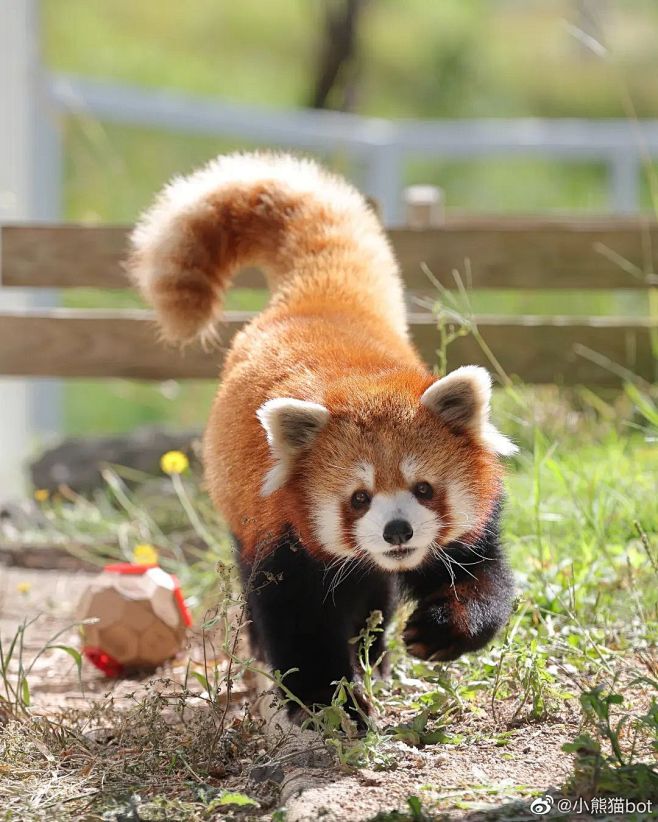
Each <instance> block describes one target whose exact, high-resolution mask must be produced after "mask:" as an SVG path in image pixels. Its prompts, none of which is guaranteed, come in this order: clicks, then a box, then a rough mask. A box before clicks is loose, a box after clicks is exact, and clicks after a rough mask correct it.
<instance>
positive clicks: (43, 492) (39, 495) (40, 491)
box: [34, 488, 50, 502]
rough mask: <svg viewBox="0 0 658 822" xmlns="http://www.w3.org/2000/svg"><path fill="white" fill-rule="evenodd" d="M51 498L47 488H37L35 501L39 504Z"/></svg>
mask: <svg viewBox="0 0 658 822" xmlns="http://www.w3.org/2000/svg"><path fill="white" fill-rule="evenodd" d="M49 496H50V493H49V491H48V489H47V488H37V490H36V491H35V492H34V499H35V500H36V501H37V502H45V501H46V500H47V499H48V497H49Z"/></svg>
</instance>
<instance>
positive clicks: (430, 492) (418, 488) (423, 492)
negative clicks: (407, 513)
mask: <svg viewBox="0 0 658 822" xmlns="http://www.w3.org/2000/svg"><path fill="white" fill-rule="evenodd" d="M414 495H415V496H416V497H418V499H432V497H433V496H434V489H433V488H432V486H431V485H430V484H429V482H419V483H418V484H417V485H414Z"/></svg>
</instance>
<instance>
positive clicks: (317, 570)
mask: <svg viewBox="0 0 658 822" xmlns="http://www.w3.org/2000/svg"><path fill="white" fill-rule="evenodd" d="M132 245H133V252H132V256H131V258H130V262H129V271H130V273H131V275H132V278H133V280H134V281H135V283H136V284H137V286H138V287H139V289H140V290H141V292H142V294H143V295H144V297H145V298H146V300H147V301H149V302H150V303H151V304H152V305H153V306H154V307H155V310H156V313H157V316H158V320H159V325H160V328H161V332H162V335H163V336H164V338H165V339H166V340H168V341H175V342H181V343H186V342H189V341H192V340H194V339H195V338H198V337H204V336H208V335H212V334H213V333H214V331H215V326H216V324H217V322H218V321H219V320H220V318H221V309H222V296H223V293H224V291H225V290H226V288H227V287H228V285H229V283H230V280H231V278H232V276H233V275H234V273H235V272H236V271H237V270H238V269H240V268H241V267H243V266H245V265H247V264H249V265H257V266H259V267H261V268H262V269H263V270H264V271H265V274H266V278H267V283H268V286H269V289H270V291H271V300H270V303H269V305H268V307H267V308H266V309H265V310H264V311H263V312H262V313H261V314H260V315H259V316H257V317H256V318H255V319H254V320H252V321H251V322H250V323H249V324H248V325H247V326H246V327H245V328H244V329H243V330H242V331H241V332H240V333H239V334H238V335H237V336H236V337H235V339H234V341H233V344H232V346H231V349H230V351H229V353H228V356H227V357H226V360H225V363H224V368H223V371H222V374H221V380H220V384H219V388H218V391H217V394H216V397H215V400H214V403H213V406H212V410H211V413H210V419H209V421H208V425H207V430H206V433H205V438H204V463H205V473H206V478H207V484H208V488H209V491H210V495H211V497H212V500H213V502H214V504H215V505H216V507H217V508H218V509H219V511H220V512H221V513H222V515H223V516H224V517H225V519H226V521H227V523H228V525H229V527H230V529H231V531H232V533H233V535H234V538H235V541H236V545H237V547H238V559H239V564H240V568H241V571H242V578H243V583H244V585H245V588H246V595H247V598H248V607H249V612H250V620H251V634H252V638H253V640H254V642H255V644H256V647H257V649H258V652H259V653H260V654H261V655H262V656H263V657H264V658H265V660H266V661H267V662H269V663H270V664H271V665H272V667H273V668H274V669H278V670H279V671H281V672H286V671H289V670H290V669H296V670H295V671H294V672H293V673H291V674H290V675H289V677H288V678H287V679H286V684H287V686H288V687H289V689H290V690H291V691H292V692H293V693H295V694H296V696H297V697H298V698H299V699H301V700H302V701H303V702H305V703H306V704H316V703H317V704H326V703H328V702H329V701H330V700H331V696H332V693H333V688H334V684H335V683H336V681H338V680H340V679H341V678H342V677H346V678H347V679H350V680H352V679H354V678H355V677H357V671H356V666H355V660H354V655H353V645H351V644H350V643H349V639H350V638H351V637H353V636H354V635H355V634H356V633H358V631H359V629H360V628H361V627H362V626H363V624H364V621H365V619H366V618H367V616H368V614H369V613H370V612H371V611H372V610H373V609H379V610H381V611H382V613H383V615H384V618H385V620H388V619H389V618H390V616H391V613H392V611H393V609H394V607H395V604H396V602H397V601H398V599H399V598H400V597H401V596H403V597H407V598H411V599H412V600H414V601H415V603H416V607H415V610H414V612H413V613H412V615H411V617H410V619H409V620H408V622H407V625H406V628H405V632H404V638H405V641H406V643H407V647H408V649H409V651H410V652H411V653H412V654H415V655H416V656H419V657H422V658H430V657H431V658H433V659H453V658H455V657H457V656H459V655H460V654H462V653H464V652H465V651H470V650H475V649H478V648H480V647H482V646H484V645H485V644H486V643H487V642H489V640H490V639H491V638H492V637H493V635H494V634H495V632H496V631H497V630H498V629H499V628H500V627H501V625H503V624H504V623H505V621H506V620H507V618H508V616H509V613H510V608H511V599H512V592H513V583H512V578H511V574H510V571H509V568H508V565H507V562H506V560H505V557H504V555H503V552H502V548H501V546H500V543H499V525H498V520H499V511H500V502H501V493H502V492H501V465H500V459H499V456H500V455H506V454H509V453H512V451H513V450H515V447H514V446H513V445H512V443H511V442H510V441H509V440H507V439H506V438H505V437H504V436H503V435H502V434H500V433H499V432H498V431H497V430H496V429H495V428H494V427H493V425H492V424H491V422H490V421H489V402H490V395H491V380H490V377H489V375H488V373H487V372H486V371H485V370H484V369H482V368H479V367H475V366H466V367H462V368H458V369H457V370H455V371H453V372H452V373H450V374H448V375H446V376H443V377H440V378H438V379H437V378H436V377H434V376H433V375H432V374H431V373H430V371H428V369H427V367H426V366H425V364H424V363H423V362H422V360H421V358H420V356H419V354H418V352H417V351H416V349H415V348H414V346H413V344H412V343H411V341H410V339H409V331H408V327H407V321H406V317H405V306H404V300H403V288H402V282H401V279H400V273H399V270H398V265H397V263H396V260H395V257H394V254H393V252H392V250H391V248H390V246H389V243H388V241H387V238H386V236H385V234H384V231H383V229H382V226H381V224H380V223H379V221H378V219H377V217H376V216H375V214H374V213H373V212H372V211H371V209H370V208H369V207H368V205H367V203H366V202H365V200H364V198H363V197H362V196H361V195H360V194H359V193H358V192H357V191H356V190H355V189H354V188H352V187H351V186H350V185H349V184H348V183H347V182H346V181H344V180H342V179H340V178H338V177H336V176H333V175H332V174H329V173H328V172H326V171H324V170H323V169H321V168H320V167H319V166H318V165H316V164H315V163H313V162H311V161H308V160H300V159H296V158H293V157H291V156H286V155H273V154H236V155H232V156H225V157H219V158H218V159H216V160H214V161H213V162H211V163H210V164H209V165H207V166H206V167H205V168H203V169H201V170H200V171H197V172H196V173H193V174H191V175H190V176H189V177H186V178H178V179H175V180H174V181H173V182H172V183H171V184H170V185H168V186H167V187H166V188H165V189H164V191H163V192H162V193H161V194H160V196H159V197H158V199H157V200H156V202H155V204H154V205H153V206H152V207H151V209H150V210H148V211H147V212H146V213H145V214H144V215H143V216H142V218H141V220H140V221H139V223H138V224H137V226H136V228H135V230H134V233H133V235H132ZM265 579H269V580H270V581H269V582H268V583H267V584H264V583H263V581H264V580H265ZM378 650H379V649H378V648H375V649H373V652H372V653H373V654H376V653H378Z"/></svg>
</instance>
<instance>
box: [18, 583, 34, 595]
mask: <svg viewBox="0 0 658 822" xmlns="http://www.w3.org/2000/svg"><path fill="white" fill-rule="evenodd" d="M31 588H32V583H31V582H27V581H25V580H24V581H23V582H19V583H18V585H17V586H16V590H17V591H18V593H19V594H29V592H30V590H31Z"/></svg>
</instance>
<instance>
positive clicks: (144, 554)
mask: <svg viewBox="0 0 658 822" xmlns="http://www.w3.org/2000/svg"><path fill="white" fill-rule="evenodd" d="M157 561H158V552H157V549H156V548H154V547H153V546H152V545H149V543H148V542H140V543H139V545H135V547H134V548H133V562H134V563H136V564H137V565H155V564H157Z"/></svg>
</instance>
